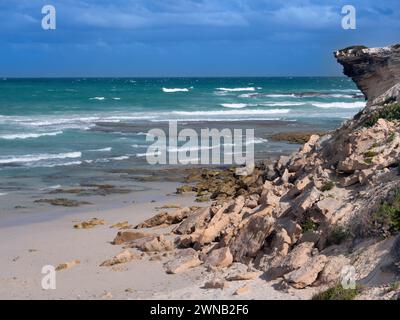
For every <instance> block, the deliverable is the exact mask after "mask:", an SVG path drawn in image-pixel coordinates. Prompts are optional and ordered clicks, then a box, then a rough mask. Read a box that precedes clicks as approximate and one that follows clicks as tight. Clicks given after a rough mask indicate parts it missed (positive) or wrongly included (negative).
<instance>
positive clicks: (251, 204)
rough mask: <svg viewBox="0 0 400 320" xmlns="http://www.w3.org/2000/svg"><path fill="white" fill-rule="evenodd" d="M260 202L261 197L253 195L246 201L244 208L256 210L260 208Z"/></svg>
mask: <svg viewBox="0 0 400 320" xmlns="http://www.w3.org/2000/svg"><path fill="white" fill-rule="evenodd" d="M259 200H260V196H259V195H258V194H252V195H250V196H249V197H248V198H247V199H246V201H245V204H244V206H245V207H247V208H250V209H254V208H255V207H257V206H258V201H259Z"/></svg>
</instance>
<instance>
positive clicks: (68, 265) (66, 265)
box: [56, 260, 81, 271]
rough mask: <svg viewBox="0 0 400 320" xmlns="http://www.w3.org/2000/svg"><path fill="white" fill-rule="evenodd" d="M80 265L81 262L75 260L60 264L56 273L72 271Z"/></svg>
mask: <svg viewBox="0 0 400 320" xmlns="http://www.w3.org/2000/svg"><path fill="white" fill-rule="evenodd" d="M80 263H81V262H80V261H79V260H73V261H70V262H64V263H60V264H59V265H58V266H57V267H56V271H62V270H66V269H70V268H72V267H75V266H76V265H78V264H80Z"/></svg>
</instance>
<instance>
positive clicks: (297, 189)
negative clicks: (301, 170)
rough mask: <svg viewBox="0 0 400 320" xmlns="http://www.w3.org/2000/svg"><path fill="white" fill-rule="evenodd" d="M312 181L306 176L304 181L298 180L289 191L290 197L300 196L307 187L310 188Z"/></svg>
mask: <svg viewBox="0 0 400 320" xmlns="http://www.w3.org/2000/svg"><path fill="white" fill-rule="evenodd" d="M311 183H312V181H311V180H310V178H309V177H308V176H305V177H304V178H302V179H298V180H296V182H295V184H294V187H293V188H292V189H291V190H290V191H289V195H290V196H291V197H296V196H298V195H299V194H300V193H301V192H302V191H303V190H304V189H305V188H306V187H308V186H310V185H311Z"/></svg>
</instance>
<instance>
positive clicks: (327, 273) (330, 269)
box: [318, 255, 350, 285]
mask: <svg viewBox="0 0 400 320" xmlns="http://www.w3.org/2000/svg"><path fill="white" fill-rule="evenodd" d="M348 265H350V259H348V258H346V257H345V256H343V255H339V256H332V257H328V261H327V263H326V264H325V267H324V269H323V270H322V272H321V273H320V275H319V277H318V283H319V284H324V285H330V284H334V283H336V282H337V281H338V280H339V279H340V277H341V271H342V269H343V267H345V266H348Z"/></svg>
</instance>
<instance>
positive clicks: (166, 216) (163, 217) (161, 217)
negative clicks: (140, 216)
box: [135, 207, 191, 229]
mask: <svg viewBox="0 0 400 320" xmlns="http://www.w3.org/2000/svg"><path fill="white" fill-rule="evenodd" d="M190 212H191V209H190V208H188V207H186V208H180V209H177V210H176V211H174V212H172V213H169V212H161V213H159V214H157V215H155V216H154V217H152V218H150V219H147V220H145V221H144V222H142V223H139V224H138V225H137V226H136V227H135V229H142V228H153V227H156V226H160V225H163V224H167V225H170V224H176V223H179V222H181V221H182V220H183V219H185V218H187V217H188V215H189V214H190Z"/></svg>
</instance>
